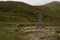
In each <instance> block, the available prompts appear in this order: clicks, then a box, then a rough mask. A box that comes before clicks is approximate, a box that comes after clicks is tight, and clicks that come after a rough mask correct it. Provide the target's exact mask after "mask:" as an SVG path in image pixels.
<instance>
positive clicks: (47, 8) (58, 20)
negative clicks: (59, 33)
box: [35, 1, 60, 25]
mask: <svg viewBox="0 0 60 40" xmlns="http://www.w3.org/2000/svg"><path fill="white" fill-rule="evenodd" d="M59 5H60V2H56V1H54V2H51V3H48V4H45V5H42V6H35V7H36V9H37V10H38V11H42V12H44V14H46V15H48V16H49V17H50V18H51V20H52V21H49V20H50V19H48V22H51V23H53V24H54V25H60V6H59Z"/></svg>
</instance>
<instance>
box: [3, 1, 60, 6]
mask: <svg viewBox="0 0 60 40" xmlns="http://www.w3.org/2000/svg"><path fill="white" fill-rule="evenodd" d="M4 1H6V0H4ZM13 1H22V2H26V3H28V4H31V5H42V4H46V3H48V2H52V1H60V0H13Z"/></svg>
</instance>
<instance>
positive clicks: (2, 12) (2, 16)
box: [0, 1, 38, 22]
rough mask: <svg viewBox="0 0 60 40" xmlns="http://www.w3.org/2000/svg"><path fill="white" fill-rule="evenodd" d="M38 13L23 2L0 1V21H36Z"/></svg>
mask: <svg viewBox="0 0 60 40" xmlns="http://www.w3.org/2000/svg"><path fill="white" fill-rule="evenodd" d="M37 14H38V12H37V11H36V10H35V9H34V8H33V7H32V6H31V5H28V4H26V3H23V2H13V1H6V2H3V1H0V21H2V22H12V21H17V22H26V21H27V22H32V21H36V19H37Z"/></svg>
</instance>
